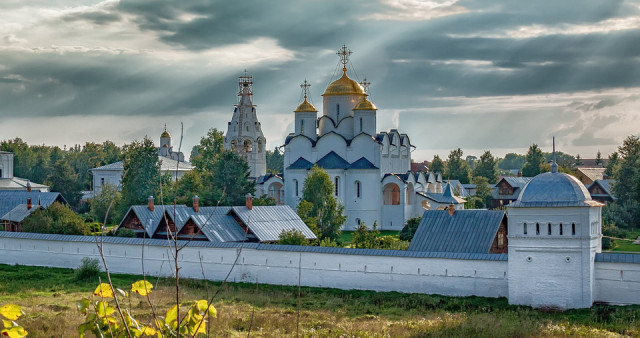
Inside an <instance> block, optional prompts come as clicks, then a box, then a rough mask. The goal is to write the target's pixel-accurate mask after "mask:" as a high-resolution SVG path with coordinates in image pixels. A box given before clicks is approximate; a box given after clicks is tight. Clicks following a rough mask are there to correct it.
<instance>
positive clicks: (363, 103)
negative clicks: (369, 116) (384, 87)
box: [353, 96, 378, 110]
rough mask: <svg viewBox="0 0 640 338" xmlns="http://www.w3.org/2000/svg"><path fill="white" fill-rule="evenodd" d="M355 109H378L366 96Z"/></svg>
mask: <svg viewBox="0 0 640 338" xmlns="http://www.w3.org/2000/svg"><path fill="white" fill-rule="evenodd" d="M353 110H378V108H377V107H376V105H375V104H373V103H371V101H369V100H367V97H366V96H365V97H364V99H362V101H360V102H359V103H358V104H357V105H356V107H355V108H353Z"/></svg>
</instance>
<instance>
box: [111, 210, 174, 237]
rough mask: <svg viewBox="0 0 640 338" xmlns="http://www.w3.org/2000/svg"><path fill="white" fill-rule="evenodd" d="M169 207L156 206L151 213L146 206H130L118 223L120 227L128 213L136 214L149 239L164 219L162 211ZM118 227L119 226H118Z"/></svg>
mask: <svg viewBox="0 0 640 338" xmlns="http://www.w3.org/2000/svg"><path fill="white" fill-rule="evenodd" d="M169 208H170V206H163V205H156V206H154V208H153V211H151V210H149V207H148V206H147V205H132V206H131V207H130V208H129V211H127V213H126V214H125V215H124V218H122V221H120V225H122V222H124V220H125V219H126V218H127V216H128V215H129V213H130V212H132V211H133V213H135V214H136V217H138V219H139V220H140V223H141V224H142V226H143V227H144V230H145V231H146V232H147V236H149V237H151V236H153V234H154V233H155V232H156V230H157V229H158V225H159V224H160V221H161V220H162V217H164V211H165V210H168V209H169ZM120 225H119V226H120Z"/></svg>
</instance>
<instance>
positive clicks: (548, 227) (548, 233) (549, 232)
mask: <svg viewBox="0 0 640 338" xmlns="http://www.w3.org/2000/svg"><path fill="white" fill-rule="evenodd" d="M547 235H551V223H549V224H547Z"/></svg>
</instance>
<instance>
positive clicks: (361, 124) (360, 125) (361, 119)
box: [360, 117, 362, 132]
mask: <svg viewBox="0 0 640 338" xmlns="http://www.w3.org/2000/svg"><path fill="white" fill-rule="evenodd" d="M360 132H362V117H361V118H360Z"/></svg>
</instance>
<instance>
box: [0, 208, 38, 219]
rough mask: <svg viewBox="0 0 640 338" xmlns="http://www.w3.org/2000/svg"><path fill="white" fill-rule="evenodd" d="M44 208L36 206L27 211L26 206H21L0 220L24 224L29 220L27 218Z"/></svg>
mask: <svg viewBox="0 0 640 338" xmlns="http://www.w3.org/2000/svg"><path fill="white" fill-rule="evenodd" d="M40 208H42V207H40V206H37V205H34V206H32V207H31V208H30V209H27V205H26V204H20V205H18V206H17V207H15V208H13V209H11V211H9V212H8V213H6V214H5V215H4V216H2V217H1V218H0V220H5V221H9V222H16V223H22V221H23V220H24V219H25V218H27V216H29V215H31V213H32V212H34V211H35V210H37V209H40Z"/></svg>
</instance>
